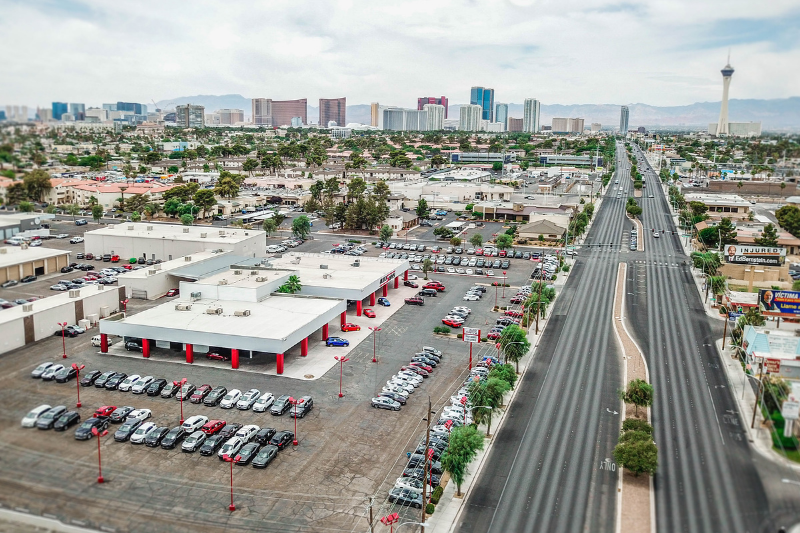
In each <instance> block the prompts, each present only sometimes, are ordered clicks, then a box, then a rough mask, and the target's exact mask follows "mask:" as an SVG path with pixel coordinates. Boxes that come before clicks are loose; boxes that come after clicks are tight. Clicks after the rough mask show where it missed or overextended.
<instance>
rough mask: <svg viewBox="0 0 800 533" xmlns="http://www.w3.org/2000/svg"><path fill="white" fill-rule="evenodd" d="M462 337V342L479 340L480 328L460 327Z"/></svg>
mask: <svg viewBox="0 0 800 533" xmlns="http://www.w3.org/2000/svg"><path fill="white" fill-rule="evenodd" d="M461 336H462V338H463V339H464V342H480V341H481V330H479V329H478V328H462V335H461Z"/></svg>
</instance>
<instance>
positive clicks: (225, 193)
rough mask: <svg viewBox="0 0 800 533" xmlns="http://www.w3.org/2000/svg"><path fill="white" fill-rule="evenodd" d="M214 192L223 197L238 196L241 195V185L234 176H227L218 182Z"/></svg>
mask: <svg viewBox="0 0 800 533" xmlns="http://www.w3.org/2000/svg"><path fill="white" fill-rule="evenodd" d="M214 193H215V194H218V195H220V196H221V197H223V198H236V197H237V196H238V195H239V185H237V184H236V182H235V181H234V180H233V178H229V177H225V178H222V179H220V180H219V181H218V182H217V185H216V186H215V187H214Z"/></svg>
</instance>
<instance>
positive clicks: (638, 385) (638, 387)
mask: <svg viewBox="0 0 800 533" xmlns="http://www.w3.org/2000/svg"><path fill="white" fill-rule="evenodd" d="M617 392H618V394H619V399H620V400H622V401H623V402H625V403H632V404H633V405H634V406H636V408H635V413H636V414H639V407H649V406H651V405H653V386H652V385H650V384H649V383H648V382H646V381H645V380H643V379H638V378H637V379H632V380H631V381H630V382H629V383H628V388H627V389H619V391H617Z"/></svg>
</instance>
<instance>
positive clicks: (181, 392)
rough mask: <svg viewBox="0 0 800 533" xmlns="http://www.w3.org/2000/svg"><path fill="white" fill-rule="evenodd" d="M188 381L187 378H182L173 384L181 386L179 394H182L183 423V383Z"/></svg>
mask: <svg viewBox="0 0 800 533" xmlns="http://www.w3.org/2000/svg"><path fill="white" fill-rule="evenodd" d="M184 383H186V378H183V379H181V380H180V381H173V382H172V384H173V385H174V386H175V387H180V388H179V389H178V394H180V395H181V424H183V385H184Z"/></svg>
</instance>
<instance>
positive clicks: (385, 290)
mask: <svg viewBox="0 0 800 533" xmlns="http://www.w3.org/2000/svg"><path fill="white" fill-rule="evenodd" d="M387 296H389V284H388V283H387V284H386V285H384V286H383V297H384V298H386V297H387Z"/></svg>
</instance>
